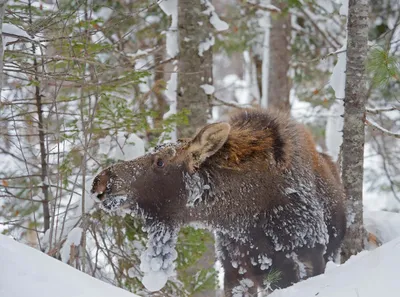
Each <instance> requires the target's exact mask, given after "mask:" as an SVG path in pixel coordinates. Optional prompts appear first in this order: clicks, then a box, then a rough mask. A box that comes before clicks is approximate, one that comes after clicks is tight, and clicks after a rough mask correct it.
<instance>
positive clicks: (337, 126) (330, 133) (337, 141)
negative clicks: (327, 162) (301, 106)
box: [325, 100, 344, 161]
mask: <svg viewBox="0 0 400 297" xmlns="http://www.w3.org/2000/svg"><path fill="white" fill-rule="evenodd" d="M343 114H344V106H343V100H337V101H335V102H334V103H333V104H332V106H331V107H330V109H329V117H328V119H327V122H326V133H325V143H326V146H327V148H328V152H329V154H330V156H331V157H332V158H333V160H334V161H337V159H338V157H339V153H340V146H341V145H342V141H343V132H342V130H343V117H342V115H343Z"/></svg>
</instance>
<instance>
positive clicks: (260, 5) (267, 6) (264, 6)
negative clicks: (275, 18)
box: [246, 1, 281, 12]
mask: <svg viewBox="0 0 400 297" xmlns="http://www.w3.org/2000/svg"><path fill="white" fill-rule="evenodd" d="M246 4H247V5H249V6H252V7H254V8H257V9H259V10H265V11H269V12H281V10H280V9H279V8H278V7H276V6H275V5H272V4H266V3H262V2H260V3H254V2H253V1H248V2H247V3H246Z"/></svg>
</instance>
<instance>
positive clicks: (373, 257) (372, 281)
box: [0, 211, 400, 297]
mask: <svg viewBox="0 0 400 297" xmlns="http://www.w3.org/2000/svg"><path fill="white" fill-rule="evenodd" d="M364 220H365V225H366V227H367V229H368V231H369V232H372V233H373V234H375V235H376V236H377V237H378V239H379V240H380V241H381V242H383V243H385V244H384V245H382V246H381V247H379V248H376V249H374V250H372V251H364V252H362V253H360V254H359V255H357V256H355V257H352V258H351V259H350V260H349V261H348V262H346V263H345V264H343V265H341V266H336V265H335V264H333V263H329V265H328V267H327V270H326V273H325V274H324V275H320V276H317V277H314V278H311V279H308V280H306V281H303V282H301V283H298V284H296V285H294V286H292V287H289V288H286V289H284V290H278V291H275V292H274V293H273V294H272V295H270V297H314V296H318V297H376V296H378V295H382V296H384V297H392V296H393V297H397V296H400V295H399V294H400V282H399V281H398V273H397V269H398V267H400V228H399V226H400V214H396V213H390V212H384V211H374V212H366V213H365V215H364ZM393 238H394V239H393ZM388 241H389V242H388ZM0 263H1V264H0V265H1V267H2V274H1V277H0V297H25V296H30V297H54V296H57V297H110V296H118V297H135V296H137V295H134V294H131V293H129V292H127V291H125V290H122V289H120V288H117V287H114V286H112V285H110V284H107V283H105V282H102V281H100V280H97V279H95V278H93V277H91V276H89V275H87V274H84V273H82V272H80V271H78V270H76V269H74V268H72V267H70V266H68V265H67V264H64V263H62V262H61V261H58V260H56V259H53V258H51V257H49V256H47V255H45V254H43V253H41V252H40V251H38V250H35V249H34V248H31V247H29V246H26V245H24V244H21V243H18V242H16V241H14V240H13V239H11V238H9V237H7V236H4V235H0Z"/></svg>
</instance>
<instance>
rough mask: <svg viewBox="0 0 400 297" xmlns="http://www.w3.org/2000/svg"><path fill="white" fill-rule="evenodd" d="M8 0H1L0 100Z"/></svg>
mask: <svg viewBox="0 0 400 297" xmlns="http://www.w3.org/2000/svg"><path fill="white" fill-rule="evenodd" d="M6 4H7V0H1V1H0V100H1V91H2V89H3V59H4V44H3V42H4V41H3V20H4V12H5V10H6Z"/></svg>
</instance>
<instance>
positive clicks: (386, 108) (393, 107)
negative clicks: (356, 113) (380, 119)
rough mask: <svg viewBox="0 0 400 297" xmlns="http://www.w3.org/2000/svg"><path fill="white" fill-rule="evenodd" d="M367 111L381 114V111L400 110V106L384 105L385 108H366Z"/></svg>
mask: <svg viewBox="0 0 400 297" xmlns="http://www.w3.org/2000/svg"><path fill="white" fill-rule="evenodd" d="M366 110H367V112H368V113H370V114H380V113H381V112H388V111H393V110H400V107H396V106H392V107H384V108H368V107H367V108H366Z"/></svg>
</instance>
